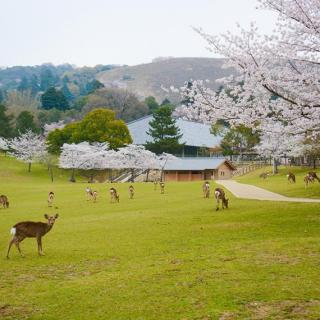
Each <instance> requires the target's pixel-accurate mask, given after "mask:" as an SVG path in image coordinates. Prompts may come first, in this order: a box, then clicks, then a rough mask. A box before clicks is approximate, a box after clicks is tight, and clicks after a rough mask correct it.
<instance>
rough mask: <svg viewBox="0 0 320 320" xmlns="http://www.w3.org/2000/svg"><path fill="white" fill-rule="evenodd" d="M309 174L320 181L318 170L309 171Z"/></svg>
mask: <svg viewBox="0 0 320 320" xmlns="http://www.w3.org/2000/svg"><path fill="white" fill-rule="evenodd" d="M308 176H309V177H312V178H313V180H317V181H318V182H320V179H319V177H318V176H317V173H316V172H314V171H310V172H309V173H308Z"/></svg>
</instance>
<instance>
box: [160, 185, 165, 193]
mask: <svg viewBox="0 0 320 320" xmlns="http://www.w3.org/2000/svg"><path fill="white" fill-rule="evenodd" d="M160 193H161V194H164V182H160Z"/></svg>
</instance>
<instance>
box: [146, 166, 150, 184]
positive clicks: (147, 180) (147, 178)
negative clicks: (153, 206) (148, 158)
mask: <svg viewBox="0 0 320 320" xmlns="http://www.w3.org/2000/svg"><path fill="white" fill-rule="evenodd" d="M149 172H150V169H148V170H147V177H146V182H149Z"/></svg>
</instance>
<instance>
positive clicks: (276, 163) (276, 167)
mask: <svg viewBox="0 0 320 320" xmlns="http://www.w3.org/2000/svg"><path fill="white" fill-rule="evenodd" d="M272 173H273V174H276V173H278V162H277V159H276V158H273V163H272Z"/></svg>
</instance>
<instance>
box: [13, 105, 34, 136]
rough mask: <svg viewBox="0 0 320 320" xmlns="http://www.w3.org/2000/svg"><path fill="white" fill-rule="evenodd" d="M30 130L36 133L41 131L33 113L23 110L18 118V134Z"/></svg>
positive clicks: (16, 130)
mask: <svg viewBox="0 0 320 320" xmlns="http://www.w3.org/2000/svg"><path fill="white" fill-rule="evenodd" d="M29 130H31V131H32V132H36V133H37V132H39V129H38V128H37V125H36V124H35V122H34V117H33V114H32V113H31V112H29V111H22V112H20V114H19V115H18V117H17V119H16V129H15V132H16V135H19V134H21V133H25V132H27V131H29Z"/></svg>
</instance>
